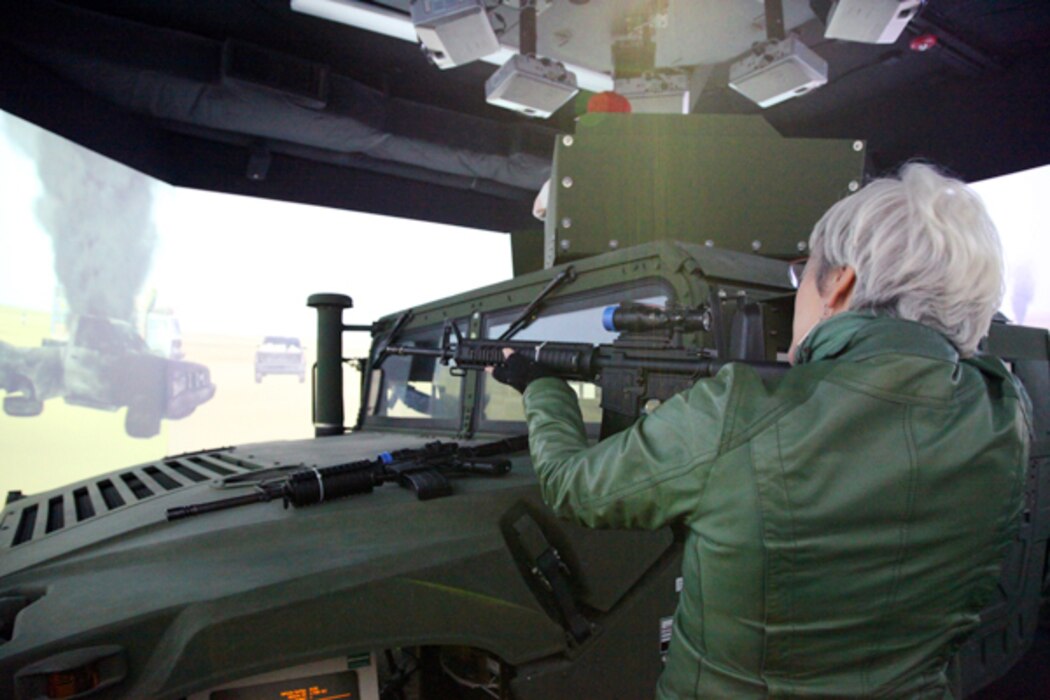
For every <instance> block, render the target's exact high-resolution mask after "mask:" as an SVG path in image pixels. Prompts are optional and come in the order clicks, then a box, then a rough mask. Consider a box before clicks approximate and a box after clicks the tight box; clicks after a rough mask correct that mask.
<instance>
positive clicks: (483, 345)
mask: <svg viewBox="0 0 1050 700" xmlns="http://www.w3.org/2000/svg"><path fill="white" fill-rule="evenodd" d="M711 323H712V321H711V314H710V312H709V311H708V310H707V309H706V308H701V309H695V310H694V309H680V308H669V309H665V308H660V307H654V306H646V305H643V304H622V305H620V306H618V307H609V308H608V309H606V310H605V316H604V319H603V325H604V326H605V328H606V330H609V331H619V332H620V336H619V337H618V338H617V339H616V340H615V341H614V342H612V343H607V344H601V345H591V344H589V343H564V342H554V341H549V342H540V341H521V340H504V339H489V340H480V339H470V338H464V337H463V336H462V335H461V334H460V332H459V328H458V327H457V326H456V324H455V323H454V322H452V321H448V322H446V323H445V326H444V331H443V334H442V339H441V344H440V346H439V347H436V348H427V347H414V346H405V345H388V346H386V347H385V348H384V350H383V355H382V356H381V357H379V358H378V362H377V366H378V365H379V364H381V363H382V360H383V359H385V357H387V356H390V355H416V356H425V357H434V358H437V359H438V360H439V361H440V362H441V363H442V364H445V365H449V364H450V363H451V371H452V373H453V374H462V373H464V372H466V371H468V370H484V369H487V368H489V367H499V366H501V365H503V364H504V362H505V359H506V358H505V353H504V350H512V351H514V352H519V353H522V354H524V355H526V356H528V357H529V358H531V359H532V360H534V361H535V362H537V363H539V364H541V365H543V366H544V367H545V368H547V369H548V370H550V371H551V372H552V373H553V374H555V375H556V376H558V377H561V378H562V379H568V380H578V381H585V382H591V383H594V384H596V385H598V386H600V387H601V389H602V397H601V406H602V428H601V436H602V437H606V436H608V435H611V434H613V433H615V432H618V431H620V430H623V429H624V428H626V427H628V426H629V425H631V424H632V423H633V422H634V421H635V420H637V418H638V416H639V415H640V414H641V413H642V411H643V410H644V409H645V407H646V404H647V403H649V402H650V401H652V400H654V399H655V400H657V401H665V400H667V399H668V398H670V397H671V396H674V395H675V394H677V393H679V392H682V391H685V390H686V389H688V388H689V387H691V386H692V385H693V384H694V383H695V382H696V381H697V380H698V379H701V378H703V377H712V376H714V375H715V374H717V373H718V371H719V370H720V369H722V367H724V366H725V365H727V364H729V363H730V362H733V361H736V362H739V361H741V360H728V359H723V358H718V357H714V356H712V354H711V353H710V351H708V350H703V349H694V348H686V347H685V346H684V343H683V342H682V338H683V334H686V333H695V332H697V331H701V330H709V329H710V327H711ZM746 364H748V365H749V366H751V367H752V368H754V370H755V371H756V372H757V373H758V374H759V376H760V377H761V378H762V379H763V380H772V379H775V378H777V377H780V376H782V375H783V374H784V373H785V372H786V371H787V370H788V368H789V367H788V365H787V364H784V363H779V362H763V361H751V360H747V361H746Z"/></svg>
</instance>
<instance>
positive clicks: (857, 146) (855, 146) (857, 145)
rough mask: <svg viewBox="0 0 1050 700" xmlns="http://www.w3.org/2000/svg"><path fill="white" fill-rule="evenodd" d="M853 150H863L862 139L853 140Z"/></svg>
mask: <svg viewBox="0 0 1050 700" xmlns="http://www.w3.org/2000/svg"><path fill="white" fill-rule="evenodd" d="M853 150H854V151H863V150H864V142H863V141H854V142H853Z"/></svg>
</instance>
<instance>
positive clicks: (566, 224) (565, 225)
mask: <svg viewBox="0 0 1050 700" xmlns="http://www.w3.org/2000/svg"><path fill="white" fill-rule="evenodd" d="M561 227H562V228H572V219H570V218H569V217H567V216H566V217H565V218H564V219H562V220H561Z"/></svg>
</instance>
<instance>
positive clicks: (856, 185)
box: [849, 180, 860, 192]
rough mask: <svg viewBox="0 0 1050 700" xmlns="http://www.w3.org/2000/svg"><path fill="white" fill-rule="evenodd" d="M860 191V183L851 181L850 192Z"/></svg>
mask: <svg viewBox="0 0 1050 700" xmlns="http://www.w3.org/2000/svg"><path fill="white" fill-rule="evenodd" d="M859 189H860V183H859V182H857V181H856V180H850V181H849V191H850V192H856V191H857V190H859Z"/></svg>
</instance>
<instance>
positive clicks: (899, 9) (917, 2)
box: [824, 0, 922, 44]
mask: <svg viewBox="0 0 1050 700" xmlns="http://www.w3.org/2000/svg"><path fill="white" fill-rule="evenodd" d="M921 7H922V0H838V2H836V3H835V4H834V5H832V7H831V11H830V12H828V21H827V28H826V29H825V30H824V36H825V37H827V38H828V39H845V40H846V41H857V42H861V43H865V44H892V43H893V42H895V41H897V39H898V38H899V37H900V35H901V33H902V32H903V31H904V28H905V27H907V26H908V22H910V21H911V19H912V18H913V17H914V16H915V15H916V14H918V12H919V9H920V8H921Z"/></svg>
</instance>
